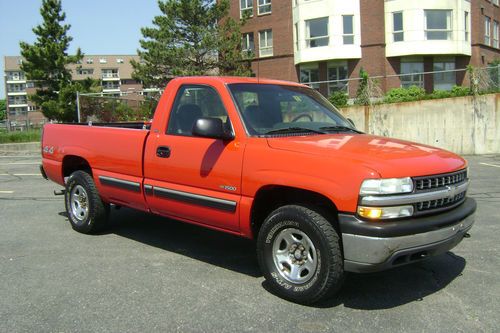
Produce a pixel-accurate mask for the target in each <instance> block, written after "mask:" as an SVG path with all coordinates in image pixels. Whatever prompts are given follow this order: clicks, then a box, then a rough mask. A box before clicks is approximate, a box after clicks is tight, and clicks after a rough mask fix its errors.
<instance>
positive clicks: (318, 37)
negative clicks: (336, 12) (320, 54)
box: [306, 17, 329, 47]
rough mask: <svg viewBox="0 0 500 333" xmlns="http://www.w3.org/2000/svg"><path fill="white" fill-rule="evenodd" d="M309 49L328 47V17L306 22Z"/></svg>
mask: <svg viewBox="0 0 500 333" xmlns="http://www.w3.org/2000/svg"><path fill="white" fill-rule="evenodd" d="M306 30H307V32H306V33H307V35H306V36H307V37H306V40H307V47H319V46H328V41H329V38H328V17H323V18H318V19H314V20H307V21H306Z"/></svg>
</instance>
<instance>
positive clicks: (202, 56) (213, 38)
mask: <svg viewBox="0 0 500 333" xmlns="http://www.w3.org/2000/svg"><path fill="white" fill-rule="evenodd" d="M158 6H159V7H160V11H161V12H162V15H159V16H156V17H155V18H154V19H153V27H145V28H142V29H141V32H142V35H143V37H144V38H143V39H141V40H140V45H141V49H139V50H138V51H137V52H138V54H139V56H140V57H141V62H136V61H132V66H133V67H134V74H133V77H134V78H135V79H137V80H140V81H142V82H143V83H144V85H145V86H147V87H164V86H165V85H166V84H167V83H168V81H169V80H170V79H171V78H172V77H174V76H185V75H213V74H217V73H218V72H219V73H221V74H224V75H251V70H250V64H249V60H248V59H246V58H245V56H244V55H243V54H242V53H241V33H240V27H241V25H242V24H244V21H245V20H241V21H240V22H236V21H235V20H234V19H232V18H230V17H228V15H227V14H228V11H229V2H228V0H221V1H211V0H165V1H162V0H159V1H158Z"/></svg>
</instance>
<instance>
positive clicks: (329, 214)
mask: <svg viewBox="0 0 500 333" xmlns="http://www.w3.org/2000/svg"><path fill="white" fill-rule="evenodd" d="M290 204H297V205H304V206H308V207H314V208H315V209H316V210H318V211H319V212H320V213H321V214H322V215H323V216H324V217H325V218H326V219H327V220H328V221H330V223H331V224H332V226H333V227H334V228H335V230H336V231H337V232H340V229H339V225H338V221H337V214H338V210H337V207H336V206H335V204H334V203H333V202H332V201H331V200H330V199H328V198H327V197H325V196H324V195H322V194H319V193H317V192H313V191H308V190H303V189H299V188H295V187H288V186H275V185H273V186H266V187H263V188H261V189H260V190H259V191H258V192H257V194H256V195H255V199H254V202H253V206H252V210H251V223H252V233H253V235H254V237H256V236H257V235H258V233H259V230H260V227H261V226H262V223H263V222H264V220H265V219H266V217H267V216H268V215H269V214H270V213H271V212H272V211H273V210H275V209H277V208H278V207H281V206H284V205H290Z"/></svg>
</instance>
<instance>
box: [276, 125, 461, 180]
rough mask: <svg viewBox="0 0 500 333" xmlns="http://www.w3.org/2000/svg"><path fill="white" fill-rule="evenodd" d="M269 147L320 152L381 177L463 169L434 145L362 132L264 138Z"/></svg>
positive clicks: (447, 152)
mask: <svg viewBox="0 0 500 333" xmlns="http://www.w3.org/2000/svg"><path fill="white" fill-rule="evenodd" d="M267 142H268V145H269V147H271V148H272V149H279V150H287V151H292V152H296V153H301V154H314V155H321V156H324V157H325V158H329V159H333V162H334V163H356V164H358V165H359V164H362V165H364V166H366V167H368V168H370V169H372V170H374V171H376V172H378V173H379V174H380V176H381V177H383V178H393V177H394V178H396V177H417V176H426V175H432V174H440V173H447V172H452V171H456V170H460V169H463V168H465V167H466V166H467V162H466V161H465V160H464V159H463V158H461V157H460V156H458V155H456V154H454V153H452V152H449V151H446V150H443V149H439V148H435V147H431V146H427V145H423V144H419V143H414V142H409V141H404V140H398V139H391V138H387V137H381V136H374V135H366V134H332V135H310V136H296V137H282V138H268V139H267Z"/></svg>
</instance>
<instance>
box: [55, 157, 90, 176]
mask: <svg viewBox="0 0 500 333" xmlns="http://www.w3.org/2000/svg"><path fill="white" fill-rule="evenodd" d="M78 170H83V171H86V172H87V173H88V174H90V175H92V169H91V168H90V164H89V162H87V160H86V159H84V158H82V157H80V156H74V155H68V156H65V157H64V159H63V163H62V172H63V177H69V176H70V175H71V174H72V173H73V172H75V171H78Z"/></svg>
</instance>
